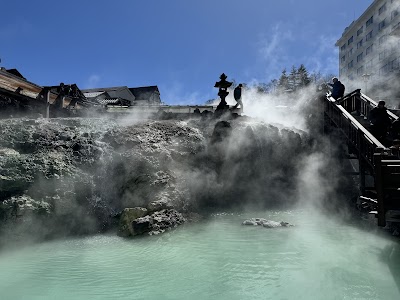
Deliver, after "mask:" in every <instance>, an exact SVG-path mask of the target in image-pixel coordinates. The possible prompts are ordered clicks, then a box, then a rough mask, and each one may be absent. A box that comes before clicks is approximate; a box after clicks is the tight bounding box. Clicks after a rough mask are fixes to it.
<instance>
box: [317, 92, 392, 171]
mask: <svg viewBox="0 0 400 300" xmlns="http://www.w3.org/2000/svg"><path fill="white" fill-rule="evenodd" d="M355 95H356V94H355V93H350V94H349V95H347V96H346V98H345V99H342V100H340V101H335V99H333V98H332V97H329V96H327V98H326V101H325V114H326V115H327V116H328V117H329V118H330V119H331V121H332V122H333V123H334V124H335V125H336V127H337V128H339V129H340V130H341V132H342V133H343V134H344V136H345V137H346V138H347V140H348V141H349V142H350V143H351V144H352V146H353V148H354V149H356V150H357V152H358V154H359V155H360V156H361V157H362V158H363V159H364V160H365V161H366V162H367V163H368V164H369V165H370V166H371V167H372V168H373V167H374V154H375V153H381V152H383V151H384V149H385V146H384V145H383V144H382V143H381V142H380V141H378V140H377V139H376V138H375V137H374V136H373V135H372V134H371V133H370V132H369V131H368V130H367V129H366V128H365V127H364V126H362V125H361V124H360V123H359V122H358V121H357V120H356V119H355V118H354V117H353V116H352V115H351V113H350V112H349V111H348V110H347V109H345V108H344V107H343V106H342V105H340V104H339V103H344V104H345V105H346V107H347V108H348V109H352V108H353V107H354V108H355V107H356V106H355V101H354V100H355V98H356V97H355ZM343 100H347V101H343Z"/></svg>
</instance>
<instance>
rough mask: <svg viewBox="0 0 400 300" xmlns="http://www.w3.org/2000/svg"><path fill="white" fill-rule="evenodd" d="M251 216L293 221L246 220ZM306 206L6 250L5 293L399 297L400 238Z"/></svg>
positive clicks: (1, 283) (0, 287)
mask: <svg viewBox="0 0 400 300" xmlns="http://www.w3.org/2000/svg"><path fill="white" fill-rule="evenodd" d="M250 217H262V218H267V219H271V220H276V221H280V220H285V221H288V222H290V223H293V224H295V225H296V226H295V227H290V228H275V229H266V228H262V227H253V226H242V225H241V222H242V221H243V220H244V219H247V218H250ZM367 228H369V230H368V229H362V228H361V227H360V225H359V224H358V225H356V224H349V223H343V222H340V221H338V220H326V219H325V218H322V217H318V216H313V215H311V214H310V213H309V212H307V211H280V212H278V211H276V212H275V211H265V212H257V213H246V214H240V215H239V214H220V215H215V216H214V217H212V218H211V219H209V220H207V221H204V222H201V223H198V224H190V225H185V226H182V227H180V228H178V229H177V230H175V231H171V232H168V233H166V234H163V235H160V236H151V237H144V238H137V239H123V238H119V237H116V236H111V235H97V236H92V237H86V238H77V239H68V240H59V241H53V242H47V243H43V244H37V245H32V246H27V247H24V248H21V249H13V250H4V251H3V252H1V253H0V299H4V300H12V299H190V300H193V299H279V300H281V299H318V300H321V299H374V300H376V299H384V300H390V299H393V300H395V299H396V300H398V299H400V292H399V288H400V245H399V243H398V241H397V240H394V239H391V238H390V237H388V236H386V235H383V234H378V232H377V230H376V229H375V228H374V227H367Z"/></svg>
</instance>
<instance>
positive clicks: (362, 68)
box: [357, 66, 364, 75]
mask: <svg viewBox="0 0 400 300" xmlns="http://www.w3.org/2000/svg"><path fill="white" fill-rule="evenodd" d="M363 73H364V66H361V67H359V68H358V69H357V75H362V74H363Z"/></svg>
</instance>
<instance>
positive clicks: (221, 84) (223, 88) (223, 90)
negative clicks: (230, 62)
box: [214, 73, 232, 111]
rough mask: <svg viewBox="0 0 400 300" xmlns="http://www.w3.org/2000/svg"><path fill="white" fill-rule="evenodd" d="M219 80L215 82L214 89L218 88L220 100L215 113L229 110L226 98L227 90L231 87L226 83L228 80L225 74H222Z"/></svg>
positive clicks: (230, 83)
mask: <svg viewBox="0 0 400 300" xmlns="http://www.w3.org/2000/svg"><path fill="white" fill-rule="evenodd" d="M219 78H220V79H221V80H220V81H217V82H216V83H215V85H214V87H216V88H218V89H219V90H218V96H219V97H220V98H221V102H220V103H219V104H218V106H217V109H216V110H217V111H225V110H228V109H229V105H228V104H227V103H226V100H225V98H226V96H228V94H229V92H228V88H229V87H230V86H231V85H232V82H229V81H226V78H228V77H227V76H226V75H225V73H222V74H221V76H220V77H219Z"/></svg>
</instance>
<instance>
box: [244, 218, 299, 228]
mask: <svg viewBox="0 0 400 300" xmlns="http://www.w3.org/2000/svg"><path fill="white" fill-rule="evenodd" d="M242 225H253V226H258V225H259V226H263V227H265V228H276V227H291V226H294V225H292V224H290V223H288V222H284V221H281V222H276V221H271V220H267V219H263V218H251V219H248V220H244V221H243V222H242Z"/></svg>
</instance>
